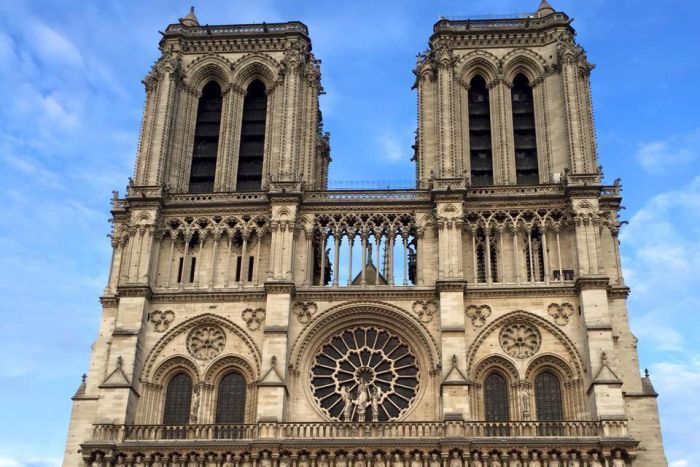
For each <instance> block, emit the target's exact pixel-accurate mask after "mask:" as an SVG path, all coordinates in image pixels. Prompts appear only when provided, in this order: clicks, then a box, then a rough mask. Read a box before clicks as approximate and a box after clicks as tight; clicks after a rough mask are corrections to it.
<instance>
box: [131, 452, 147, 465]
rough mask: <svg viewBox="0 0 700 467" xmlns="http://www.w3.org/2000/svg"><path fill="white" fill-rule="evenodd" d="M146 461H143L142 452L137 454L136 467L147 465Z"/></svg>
mask: <svg viewBox="0 0 700 467" xmlns="http://www.w3.org/2000/svg"><path fill="white" fill-rule="evenodd" d="M145 465H146V464H145V463H144V462H143V455H142V454H137V455H136V459H134V464H133V466H134V467H145Z"/></svg>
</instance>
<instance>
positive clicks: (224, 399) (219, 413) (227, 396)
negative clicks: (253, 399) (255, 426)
mask: <svg viewBox="0 0 700 467" xmlns="http://www.w3.org/2000/svg"><path fill="white" fill-rule="evenodd" d="M245 399H246V383H245V379H244V378H243V376H241V375H240V374H239V373H237V372H232V373H229V374H227V375H226V376H224V377H223V378H221V382H219V390H218V393H217V397H216V423H243V422H244V421H245V402H246V401H245Z"/></svg>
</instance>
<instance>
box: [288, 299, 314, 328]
mask: <svg viewBox="0 0 700 467" xmlns="http://www.w3.org/2000/svg"><path fill="white" fill-rule="evenodd" d="M316 311H318V306H317V305H316V302H296V303H295V304H294V305H293V306H292V313H294V314H295V315H296V317H297V320H299V322H300V323H302V324H306V323H308V322H309V321H311V319H312V318H313V316H314V315H315V314H316Z"/></svg>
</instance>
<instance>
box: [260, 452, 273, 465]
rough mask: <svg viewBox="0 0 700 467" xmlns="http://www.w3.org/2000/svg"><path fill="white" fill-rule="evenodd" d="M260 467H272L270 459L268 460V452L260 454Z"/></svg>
mask: <svg viewBox="0 0 700 467" xmlns="http://www.w3.org/2000/svg"><path fill="white" fill-rule="evenodd" d="M260 467H272V459H271V458H270V453H269V452H267V451H263V452H262V457H261V458H260Z"/></svg>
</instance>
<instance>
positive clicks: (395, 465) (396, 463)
mask: <svg viewBox="0 0 700 467" xmlns="http://www.w3.org/2000/svg"><path fill="white" fill-rule="evenodd" d="M391 467H403V459H401V456H400V455H399V453H398V452H395V453H394V457H393V458H392V460H391Z"/></svg>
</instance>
